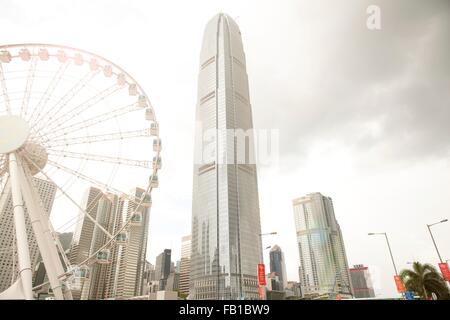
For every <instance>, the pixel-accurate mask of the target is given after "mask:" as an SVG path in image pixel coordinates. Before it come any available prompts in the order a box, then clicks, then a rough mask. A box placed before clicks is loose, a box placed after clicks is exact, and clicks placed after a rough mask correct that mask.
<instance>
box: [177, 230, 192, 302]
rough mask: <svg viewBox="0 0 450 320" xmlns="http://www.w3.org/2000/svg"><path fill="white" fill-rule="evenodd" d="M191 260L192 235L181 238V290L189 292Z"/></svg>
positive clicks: (185, 292) (184, 292)
mask: <svg viewBox="0 0 450 320" xmlns="http://www.w3.org/2000/svg"><path fill="white" fill-rule="evenodd" d="M190 260H191V235H187V236H184V237H182V238H181V260H180V284H179V286H180V292H181V293H183V294H189V272H190Z"/></svg>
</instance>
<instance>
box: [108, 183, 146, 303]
mask: <svg viewBox="0 0 450 320" xmlns="http://www.w3.org/2000/svg"><path fill="white" fill-rule="evenodd" d="M143 193H145V190H144V189H141V188H135V189H134V190H133V191H132V192H131V195H132V196H134V201H130V199H125V200H124V206H123V210H124V212H123V217H125V220H128V219H130V218H131V215H132V214H133V212H134V211H135V209H136V207H137V205H136V202H137V203H139V199H141V197H142V195H143ZM142 203H143V205H142V206H141V207H140V208H139V210H137V212H138V213H139V214H140V215H141V217H142V220H141V222H140V223H138V224H132V225H130V226H129V228H128V230H129V231H128V240H127V243H126V245H124V246H120V247H119V250H120V252H119V253H118V259H119V262H118V269H117V270H116V271H115V272H116V273H117V274H118V277H117V290H116V292H115V295H114V296H115V297H117V298H130V297H134V296H140V295H142V292H143V289H144V270H145V262H146V260H145V257H146V253H147V240H148V225H149V220H150V206H151V198H149V195H147V197H146V198H145V200H144V201H143V202H142Z"/></svg>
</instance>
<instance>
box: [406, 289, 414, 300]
mask: <svg viewBox="0 0 450 320" xmlns="http://www.w3.org/2000/svg"><path fill="white" fill-rule="evenodd" d="M405 296H406V300H414V293H412V292H411V291H406V292H405Z"/></svg>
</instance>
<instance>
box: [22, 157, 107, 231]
mask: <svg viewBox="0 0 450 320" xmlns="http://www.w3.org/2000/svg"><path fill="white" fill-rule="evenodd" d="M24 157H25V158H26V159H27V161H29V162H30V163H31V164H32V165H33V166H34V167H36V168H37V169H39V166H38V165H37V164H36V163H35V162H34V161H33V160H32V159H30V158H29V157H27V156H26V155H24ZM40 172H41V173H42V174H43V175H44V176H45V177H46V178H47V179H48V180H49V181H50V182H52V183H53V184H54V185H55V186H56V188H57V189H58V190H59V191H60V192H61V193H62V194H63V195H64V196H65V197H66V198H67V199H69V201H70V202H72V203H73V204H74V205H75V206H76V207H77V208H78V209H80V210H81V212H82V213H83V216H85V217H87V218H88V219H89V220H91V221H92V222H93V223H94V224H95V225H96V226H97V227H98V228H99V229H100V230H101V231H103V233H104V234H106V235H107V236H108V237H109V238H110V239H111V238H112V235H111V234H110V233H109V232H108V231H107V230H106V229H105V228H103V227H102V226H101V225H100V224H99V223H98V222H97V220H96V219H94V218H93V217H92V216H91V215H90V214H89V213H88V212H87V211H86V210H85V209H83V208H82V207H81V206H80V205H79V204H78V203H77V202H76V201H75V200H73V199H72V197H71V196H69V195H68V194H67V192H65V191H64V190H63V189H62V188H61V187H60V186H59V185H58V184H57V183H56V182H55V181H54V180H53V179H52V178H50V177H49V175H48V174H46V173H45V172H44V171H43V170H41V171H40Z"/></svg>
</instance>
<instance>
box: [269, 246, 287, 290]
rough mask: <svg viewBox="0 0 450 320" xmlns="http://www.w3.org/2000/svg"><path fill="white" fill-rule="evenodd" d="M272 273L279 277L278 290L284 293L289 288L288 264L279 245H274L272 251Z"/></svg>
mask: <svg viewBox="0 0 450 320" xmlns="http://www.w3.org/2000/svg"><path fill="white" fill-rule="evenodd" d="M269 256H270V272H271V273H275V274H276V275H277V276H278V279H279V284H278V285H277V288H276V290H279V291H283V290H284V289H286V287H287V274H286V262H285V260H284V253H283V251H281V248H280V247H279V246H278V245H274V246H273V247H272V249H270V253H269Z"/></svg>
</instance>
